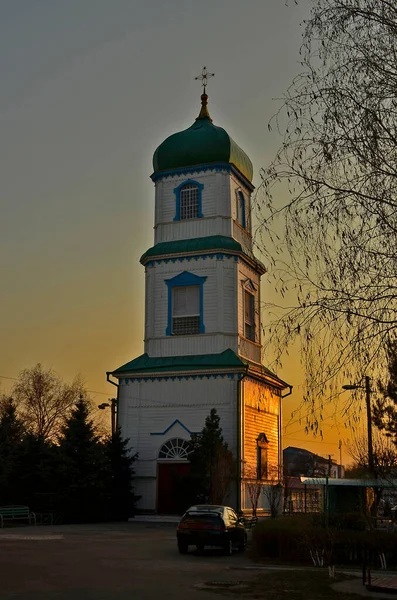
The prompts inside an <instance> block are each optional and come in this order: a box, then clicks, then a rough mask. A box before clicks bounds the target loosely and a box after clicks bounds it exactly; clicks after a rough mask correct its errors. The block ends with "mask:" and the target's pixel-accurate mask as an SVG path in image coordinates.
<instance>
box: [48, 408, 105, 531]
mask: <svg viewBox="0 0 397 600" xmlns="http://www.w3.org/2000/svg"><path fill="white" fill-rule="evenodd" d="M107 478H108V469H107V465H106V458H105V453H104V447H103V444H102V442H101V441H100V439H99V436H98V433H97V431H96V428H95V426H94V423H93V421H92V420H91V419H90V418H89V408H88V403H87V401H86V400H84V399H83V398H82V397H80V399H79V400H78V401H77V402H76V405H75V408H74V409H73V410H72V412H71V415H70V416H69V417H67V418H66V420H65V424H64V425H63V427H62V428H61V435H60V438H59V477H58V492H59V493H60V494H61V497H62V502H61V513H62V517H63V519H64V520H68V521H73V522H79V521H87V520H89V521H92V520H100V519H102V518H104V515H105V512H106V511H105V508H104V505H105V503H106V497H105V493H106V487H107V486H106V482H107Z"/></svg>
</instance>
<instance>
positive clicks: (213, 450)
mask: <svg viewBox="0 0 397 600" xmlns="http://www.w3.org/2000/svg"><path fill="white" fill-rule="evenodd" d="M189 460H190V489H191V491H192V492H193V493H194V495H195V496H196V501H200V502H212V503H214V504H221V503H222V502H223V501H224V498H225V496H226V494H227V492H228V489H229V487H230V484H231V482H232V480H233V478H234V476H235V462H234V459H233V455H232V452H231V451H230V450H229V448H228V445H227V443H226V442H225V441H224V439H223V435H222V429H221V426H220V417H219V415H218V413H217V411H216V409H215V408H212V409H211V412H210V414H209V415H208V417H207V418H206V420H205V425H204V428H203V430H202V431H201V433H199V434H193V435H192V436H191V453H190V454H189Z"/></svg>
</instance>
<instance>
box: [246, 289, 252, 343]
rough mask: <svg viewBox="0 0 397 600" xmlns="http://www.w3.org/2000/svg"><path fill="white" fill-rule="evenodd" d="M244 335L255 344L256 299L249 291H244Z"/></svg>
mask: <svg viewBox="0 0 397 600" xmlns="http://www.w3.org/2000/svg"><path fill="white" fill-rule="evenodd" d="M244 335H245V337H246V338H247V339H249V340H251V341H252V342H255V298H254V296H253V294H250V292H247V291H244Z"/></svg>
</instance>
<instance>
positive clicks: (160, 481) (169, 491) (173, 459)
mask: <svg viewBox="0 0 397 600" xmlns="http://www.w3.org/2000/svg"><path fill="white" fill-rule="evenodd" d="M189 452H190V446H189V442H187V441H186V440H184V439H182V438H172V439H170V440H167V441H166V442H165V443H164V444H163V445H162V446H161V448H160V450H159V454H158V461H157V512H158V513H160V514H166V515H172V514H178V513H179V512H180V502H178V483H179V482H180V479H181V478H182V477H183V476H184V475H187V474H188V473H189V461H188V458H189Z"/></svg>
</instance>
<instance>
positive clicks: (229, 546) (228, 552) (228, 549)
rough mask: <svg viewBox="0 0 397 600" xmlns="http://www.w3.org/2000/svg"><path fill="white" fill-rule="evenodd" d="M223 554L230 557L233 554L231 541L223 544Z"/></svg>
mask: <svg viewBox="0 0 397 600" xmlns="http://www.w3.org/2000/svg"><path fill="white" fill-rule="evenodd" d="M225 554H226V556H231V555H232V554H233V542H232V540H228V541H227V542H226V544H225Z"/></svg>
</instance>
